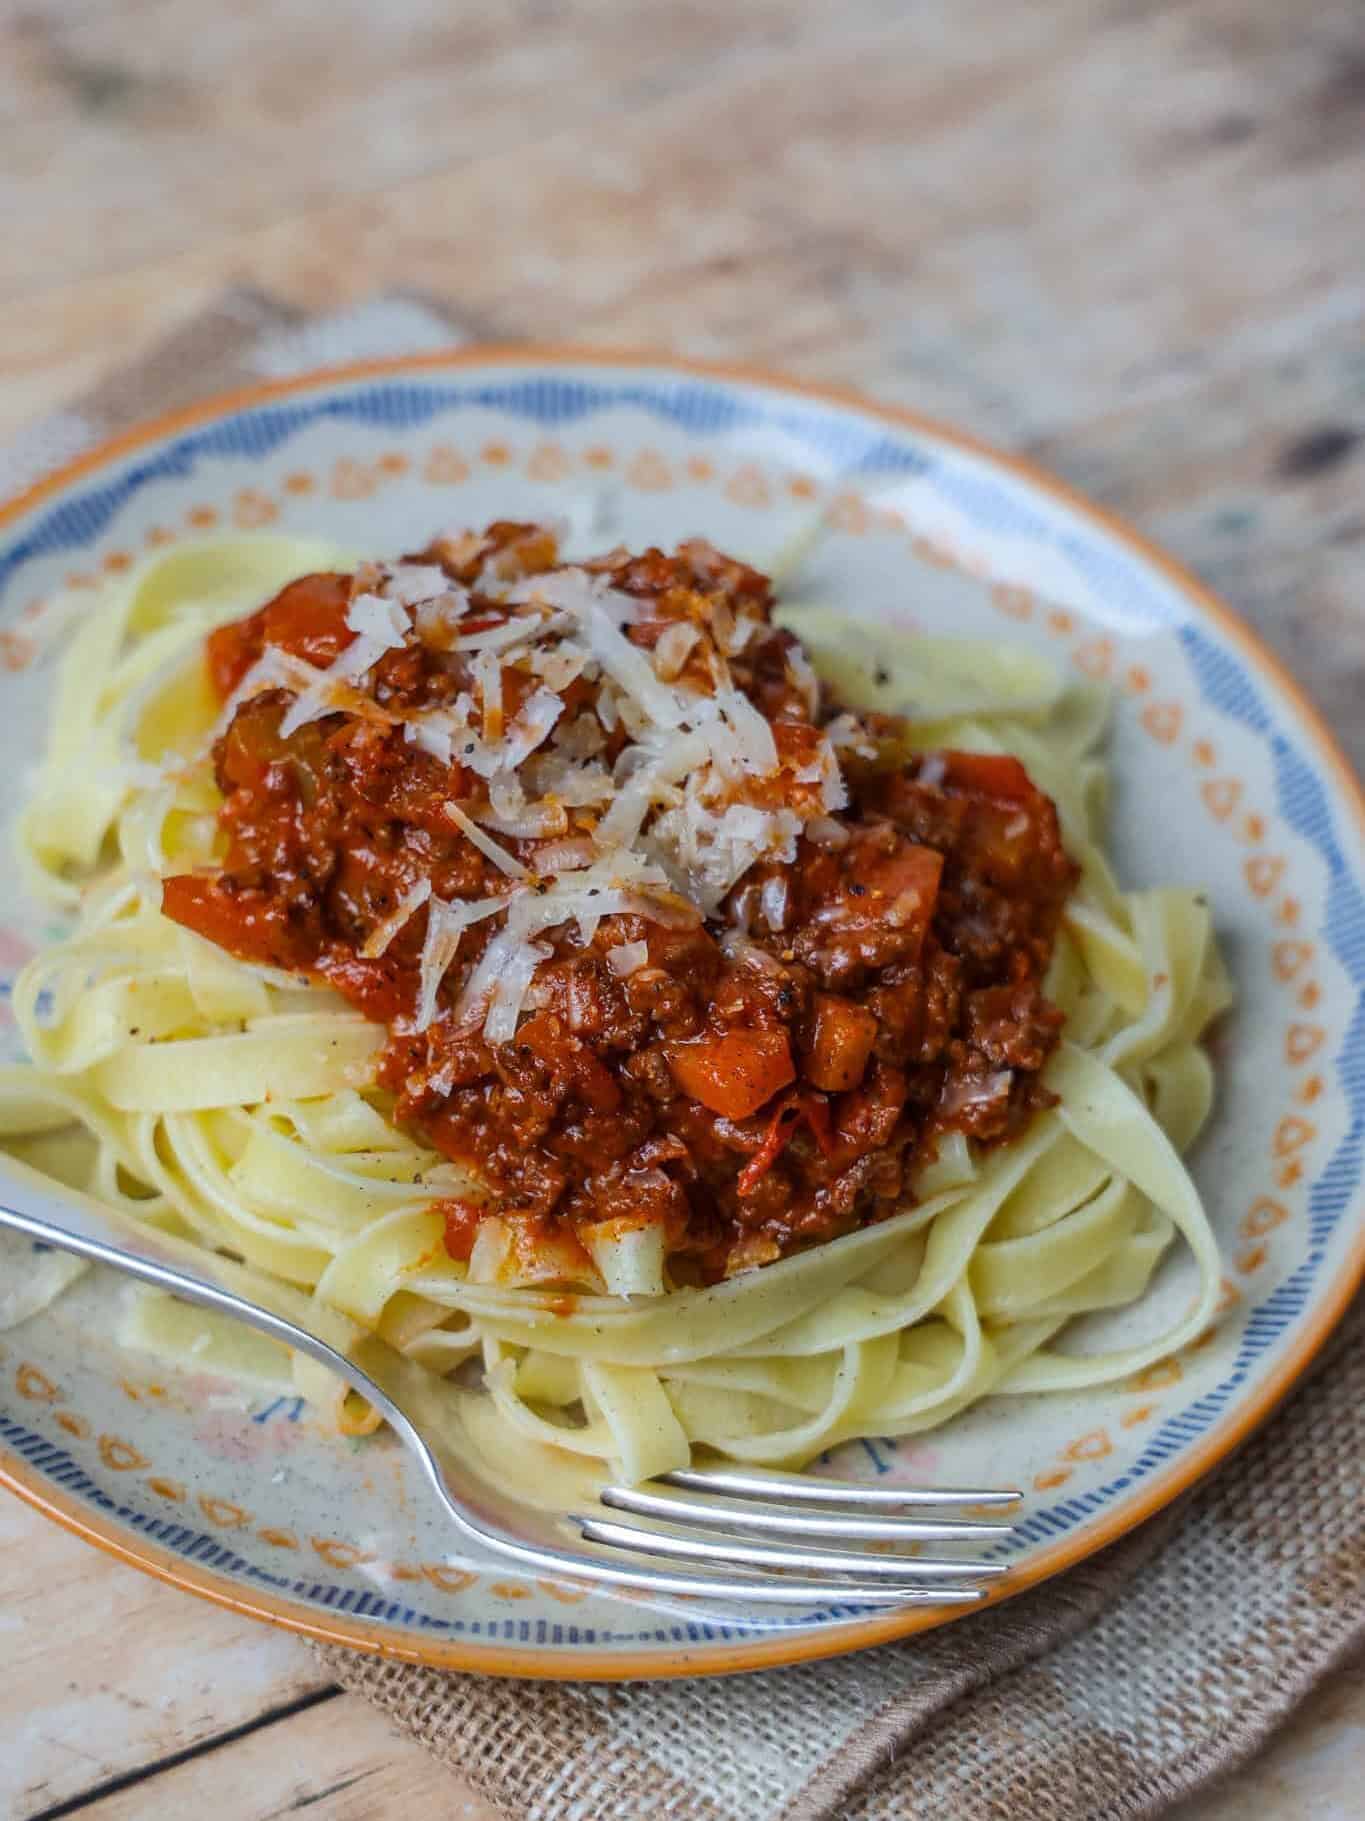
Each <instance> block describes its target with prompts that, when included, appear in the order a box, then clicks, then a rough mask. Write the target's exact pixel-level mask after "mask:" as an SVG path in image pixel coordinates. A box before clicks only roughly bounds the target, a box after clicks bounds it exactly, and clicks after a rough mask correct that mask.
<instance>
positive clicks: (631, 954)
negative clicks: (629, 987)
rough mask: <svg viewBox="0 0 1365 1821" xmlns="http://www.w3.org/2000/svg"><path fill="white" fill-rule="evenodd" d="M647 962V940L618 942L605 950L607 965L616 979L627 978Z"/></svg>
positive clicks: (637, 971)
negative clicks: (613, 946)
mask: <svg viewBox="0 0 1365 1821" xmlns="http://www.w3.org/2000/svg"><path fill="white" fill-rule="evenodd" d="M648 963H649V944H648V943H647V942H619V943H618V944H617V945H616V947H615V948H609V949H608V950H607V966H608V967H609V968H610V969H611V971H612V973H613V974H615V976H616V978H617V979H618V980H628V979H629V978H630V976H631V975H632V974H638V973H639V971H640V969H641V968H642V967H646V966H647V965H648Z"/></svg>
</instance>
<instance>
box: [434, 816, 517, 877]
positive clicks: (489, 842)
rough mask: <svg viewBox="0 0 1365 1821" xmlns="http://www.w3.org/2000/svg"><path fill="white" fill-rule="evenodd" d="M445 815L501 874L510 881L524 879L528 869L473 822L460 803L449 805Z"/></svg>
mask: <svg viewBox="0 0 1365 1821" xmlns="http://www.w3.org/2000/svg"><path fill="white" fill-rule="evenodd" d="M445 813H446V815H447V816H449V818H450V820H451V821H452V822H453V823H454V824H455V826H456V828H458V829H459V831H460V833H461V834H462V835H463V836H464V837H465V839H466V840H467V841H472V842H473V843H474V845H475V847H477V848H478V850H479V852H480V853H481V854H482V855H483V857H484V859H485V860H491V861H492V862H493V864H494V866H496V867H497V869H498V871H499V872H501V873H506V874H507V876H508V878H510V879H524V878H525V877H526V876H527V874H526V868H525V867H524V866H523V865H522V863H521V861H520V860H518V859H517V857H516V856H515V854H509V853H508V851H507V849H506V848H505V847H499V846H498V844H497V842H496V841H495V840H494V839H493V837H492V836H491V835H486V834H485V833H484V832H483V830H482V829H481V828H480V827H479V825H478V823H477V822H473V821H471V820H470V818H469V817H468V816H467V815H466V814H465V812H464V811H463V810H462V809H461V808H460V806H459V804H458V803H447V804H446V806H445Z"/></svg>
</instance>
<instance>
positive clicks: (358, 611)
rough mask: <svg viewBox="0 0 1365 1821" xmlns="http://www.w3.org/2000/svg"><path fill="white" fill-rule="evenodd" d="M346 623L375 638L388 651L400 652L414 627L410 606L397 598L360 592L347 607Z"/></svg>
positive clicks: (355, 630)
mask: <svg viewBox="0 0 1365 1821" xmlns="http://www.w3.org/2000/svg"><path fill="white" fill-rule="evenodd" d="M346 624H347V625H348V626H349V627H350V629H351V631H352V632H358V633H360V635H361V636H362V637H363V638H367V639H373V640H374V641H375V643H376V644H379V645H383V646H384V648H385V649H386V650H388V651H396V650H398V648H399V647H400V646H401V645H402V643H403V640H404V639H405V638H406V637H407V635H408V632H409V631H410V629H411V625H412V622H411V621H410V620H409V619H408V614H407V609H406V608H405V607H401V606H400V605H399V604H398V602H397V601H386V600H385V599H384V598H383V596H382V595H378V594H358V595H357V596H356V597H355V599H354V600H353V601H352V602H351V604H350V606H349V607H348V608H347V609H346Z"/></svg>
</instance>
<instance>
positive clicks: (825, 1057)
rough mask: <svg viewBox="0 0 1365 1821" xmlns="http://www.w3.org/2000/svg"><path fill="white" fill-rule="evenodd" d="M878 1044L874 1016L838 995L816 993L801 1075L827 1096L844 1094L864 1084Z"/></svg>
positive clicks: (862, 1007)
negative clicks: (873, 1050) (865, 1071)
mask: <svg viewBox="0 0 1365 1821" xmlns="http://www.w3.org/2000/svg"><path fill="white" fill-rule="evenodd" d="M876 1040H877V1019H876V1015H875V1013H873V1012H870V1011H868V1010H867V1009H866V1007H864V1006H860V1005H854V1003H853V1001H852V1000H851V999H845V998H843V997H842V996H841V995H840V994H838V993H817V994H816V995H815V1016H814V1019H813V1020H812V1023H811V1028H810V1034H809V1047H808V1049H807V1053H806V1057H805V1061H804V1063H803V1065H802V1073H803V1074H804V1075H805V1077H806V1080H807V1081H809V1082H810V1083H811V1085H812V1086H813V1087H817V1088H823V1089H824V1091H825V1092H826V1093H827V1094H845V1093H847V1092H848V1090H849V1089H850V1088H856V1087H857V1085H858V1083H859V1082H860V1081H861V1080H862V1078H863V1071H864V1070H865V1069H866V1067H867V1059H868V1057H869V1056H870V1055H871V1054H872V1045H873V1044H874V1043H875V1042H876Z"/></svg>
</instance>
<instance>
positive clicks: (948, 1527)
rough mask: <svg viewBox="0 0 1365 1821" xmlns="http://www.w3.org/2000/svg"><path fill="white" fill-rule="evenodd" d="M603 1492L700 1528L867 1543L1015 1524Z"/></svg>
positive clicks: (631, 1507) (966, 1535) (988, 1532)
mask: <svg viewBox="0 0 1365 1821" xmlns="http://www.w3.org/2000/svg"><path fill="white" fill-rule="evenodd" d="M599 1497H600V1498H601V1500H602V1503H603V1504H604V1505H607V1506H610V1507H611V1509H612V1510H614V1511H632V1512H635V1513H636V1514H637V1515H638V1516H640V1517H657V1518H664V1519H666V1520H668V1521H669V1522H671V1523H675V1524H695V1525H698V1526H700V1527H701V1528H702V1529H721V1530H740V1531H759V1532H763V1531H767V1532H769V1533H771V1534H772V1535H774V1536H798V1537H849V1538H856V1539H857V1540H858V1541H859V1542H866V1543H920V1542H947V1541H952V1542H969V1541H989V1540H992V1539H996V1540H998V1539H999V1538H1001V1537H1004V1536H1008V1535H1009V1533H1010V1531H1011V1530H1012V1528H1013V1526H1012V1525H1010V1524H997V1523H989V1522H981V1523H976V1522H967V1521H963V1520H960V1519H954V1518H939V1519H936V1520H931V1521H929V1522H925V1521H923V1520H920V1519H918V1518H900V1517H883V1516H871V1517H848V1516H845V1515H844V1514H843V1513H842V1512H837V1511H811V1512H804V1511H788V1510H784V1509H782V1507H781V1506H779V1505H776V1504H771V1505H770V1504H760V1503H759V1502H758V1501H757V1500H755V1499H722V1498H709V1497H703V1498H692V1497H689V1496H688V1495H687V1494H686V1493H679V1492H673V1491H667V1490H664V1491H659V1492H650V1491H648V1490H646V1488H645V1487H643V1486H604V1487H603V1489H602V1491H601V1493H600V1494H599Z"/></svg>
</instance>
